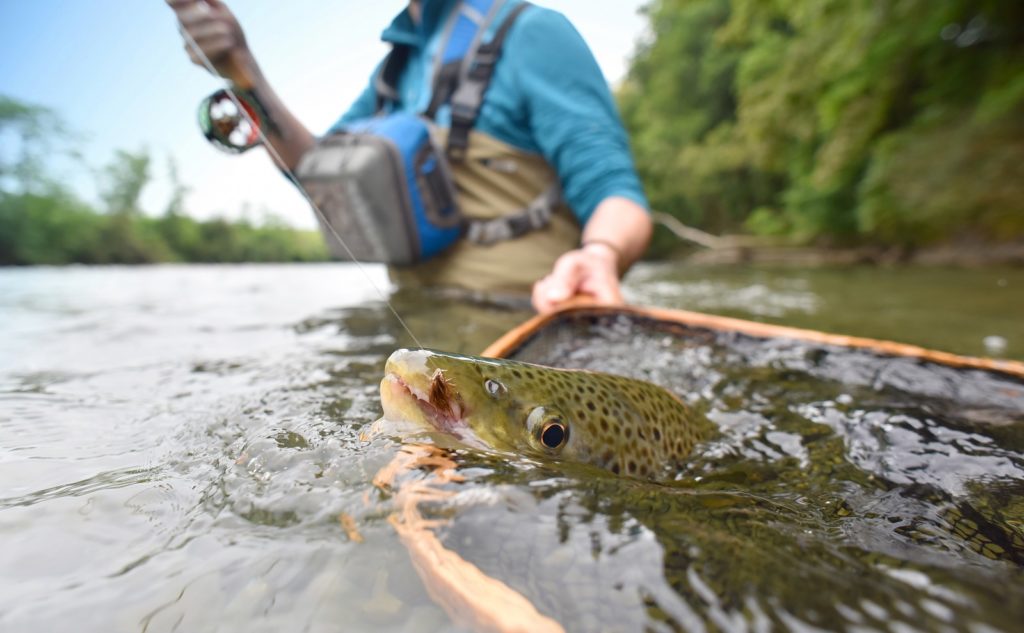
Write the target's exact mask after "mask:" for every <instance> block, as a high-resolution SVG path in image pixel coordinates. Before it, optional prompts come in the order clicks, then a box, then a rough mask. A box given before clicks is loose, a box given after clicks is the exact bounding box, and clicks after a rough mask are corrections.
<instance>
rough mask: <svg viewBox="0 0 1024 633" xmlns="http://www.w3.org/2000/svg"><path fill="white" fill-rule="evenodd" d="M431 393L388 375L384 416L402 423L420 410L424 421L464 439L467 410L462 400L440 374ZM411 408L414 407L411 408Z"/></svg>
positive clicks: (383, 387)
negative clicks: (412, 413)
mask: <svg viewBox="0 0 1024 633" xmlns="http://www.w3.org/2000/svg"><path fill="white" fill-rule="evenodd" d="M428 384H429V390H427V389H422V388H419V387H416V386H415V385H412V384H410V383H409V382H408V381H406V380H405V379H403V378H402V377H401V376H399V375H398V374H395V373H388V374H387V375H385V376H384V380H383V381H382V382H381V396H382V397H381V404H382V406H383V408H384V417H385V418H388V419H393V420H403V419H408V418H409V417H410V413H411V411H410V409H412V410H414V411H418V412H419V413H420V414H421V415H422V418H423V421H425V422H427V423H429V424H430V425H431V426H433V427H434V428H435V429H437V430H438V431H442V432H445V433H450V434H452V435H455V436H456V437H462V436H463V435H464V431H466V429H467V426H466V421H465V410H464V409H465V408H464V406H463V404H462V401H461V399H460V398H459V397H458V396H457V395H456V394H454V393H453V391H452V388H451V386H450V385H448V384H447V382H446V381H445V379H444V375H443V374H442V373H441V372H440V371H438V372H435V374H434V376H433V377H432V378H431V379H430V381H429V383H428ZM410 405H411V406H410Z"/></svg>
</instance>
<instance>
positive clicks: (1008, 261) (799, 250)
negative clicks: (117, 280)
mask: <svg viewBox="0 0 1024 633" xmlns="http://www.w3.org/2000/svg"><path fill="white" fill-rule="evenodd" d="M677 258H678V259H682V260H684V261H686V263H687V264H691V265H693V264H696V265H704V266H715V265H735V264H757V265H773V266H774V265H779V266H795V267H804V266H807V267H817V266H854V265H877V266H898V265H913V266H943V267H956V268H982V267H990V266H1011V267H1024V242H1016V243H1005V244H983V243H972V244H947V245H942V246H934V247H930V248H920V249H903V248H897V247H888V248H886V247H877V246H874V247H872V246H864V247H858V248H821V247H809V246H784V245H766V244H762V245H754V244H750V243H748V244H744V243H742V242H739V243H737V244H733V245H725V246H721V247H718V248H709V249H700V250H694V249H685V250H681V251H680V253H679V254H678V255H675V256H673V257H672V258H671V259H677Z"/></svg>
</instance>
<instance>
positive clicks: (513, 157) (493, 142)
mask: <svg viewBox="0 0 1024 633" xmlns="http://www.w3.org/2000/svg"><path fill="white" fill-rule="evenodd" d="M167 2H168V4H169V5H170V6H171V8H172V9H173V10H174V11H175V13H176V14H177V17H178V20H179V21H180V23H181V26H182V29H183V30H185V31H186V32H187V33H188V35H189V36H190V37H191V39H193V40H194V41H195V42H196V44H198V47H199V48H200V49H201V51H202V53H203V54H204V55H205V57H207V58H208V59H209V60H211V61H212V62H213V65H214V68H215V69H216V70H217V72H218V73H219V74H220V75H221V76H223V77H225V78H227V79H228V80H230V81H232V82H233V83H234V84H236V85H240V86H245V87H247V89H248V91H249V92H250V93H251V94H253V95H255V96H256V97H257V98H258V100H259V103H260V104H261V106H262V109H263V110H264V111H265V116H266V117H267V119H268V120H269V122H270V123H271V125H268V126H267V127H266V129H265V132H266V135H267V141H268V142H269V143H270V144H271V145H272V146H273V149H274V150H275V153H276V154H277V156H279V157H280V162H281V163H282V164H280V165H279V166H280V167H281V168H283V169H286V170H287V171H288V172H294V171H295V169H296V167H297V166H298V165H299V162H300V159H301V158H302V157H303V155H304V154H306V152H307V151H308V150H310V149H311V148H313V147H314V144H315V143H317V138H316V137H315V136H314V135H313V134H312V133H311V132H310V131H309V130H308V129H307V128H306V127H305V126H304V125H303V124H302V123H301V122H299V120H298V119H296V118H295V116H294V115H293V114H292V112H291V111H290V110H289V109H288V108H287V107H286V106H285V105H284V103H283V102H282V101H281V99H280V98H279V97H278V95H277V94H276V93H275V92H274V90H273V88H272V87H271V85H270V83H269V82H268V81H267V79H266V78H265V77H264V75H263V73H262V72H261V69H260V67H259V65H258V64H257V62H256V59H255V57H254V55H253V54H252V51H251V50H250V49H249V47H248V45H247V43H246V39H245V35H244V33H243V31H242V28H241V26H240V25H239V22H238V21H237V20H236V18H235V17H234V15H233V14H232V13H231V11H230V10H229V9H228V7H227V6H226V5H225V4H224V3H223V2H221V1H220V0H205V1H204V0H167ZM468 4H472V3H470V2H464V1H463V0H411V1H410V2H409V4H408V6H407V7H406V8H405V9H404V10H403V11H402V12H401V13H399V15H398V16H397V17H396V18H395V19H394V21H393V22H392V23H391V25H390V26H388V27H387V28H386V29H385V30H384V32H383V34H382V39H383V40H384V41H385V42H388V43H390V44H391V45H392V47H393V50H394V49H397V48H402V49H404V50H403V51H402V54H403V64H402V66H401V67H400V68H399V69H398V70H399V72H398V74H397V75H398V76H397V80H396V81H395V82H394V86H395V88H396V94H395V95H394V97H395V98H394V100H393V103H392V104H391V106H390V107H391V108H392V109H397V110H404V111H408V112H415V113H423V112H426V111H427V110H428V109H430V108H433V107H434V106H437V104H431V100H432V97H433V96H434V87H435V86H436V85H437V84H436V81H435V68H436V67H438V66H437V65H435V62H436V58H437V57H439V56H440V53H439V50H441V49H443V47H444V42H443V41H442V39H443V38H444V37H446V36H448V34H450V32H451V30H452V27H451V26H450V24H454V22H453V15H452V14H453V12H455V11H464V12H466V15H470V16H472V15H473V14H472V12H471V11H470V9H471V8H472V7H469V8H467V7H466V6H463V5H468ZM520 4H523V0H507V1H505V2H500V1H499V2H498V3H497V4H496V6H495V8H494V11H495V12H496V13H497V15H496V16H494V19H493V21H492V22H491V23H490V26H489V28H488V29H487V32H485V33H484V34H483V35H484V36H483V39H487V38H495V36H496V35H495V34H496V32H499V31H500V26H501V25H502V24H503V22H504V21H505V20H506V19H507V20H508V22H509V26H508V28H507V30H506V32H505V33H504V34H503V37H504V40H503V44H502V45H501V49H500V58H499V61H498V63H497V65H496V66H495V67H494V70H493V75H492V76H491V78H490V80H489V84H488V85H487V86H486V92H485V93H484V95H483V98H482V103H481V104H480V106H479V112H478V116H477V117H476V119H475V121H474V122H473V124H472V129H471V130H470V131H469V132H468V147H466V148H465V149H466V154H465V155H466V160H464V161H462V162H461V163H459V164H456V165H455V166H454V167H453V170H452V171H453V172H454V181H455V186H456V188H457V190H458V192H459V206H460V207H461V208H462V211H463V212H464V213H465V215H467V216H469V217H471V218H482V219H490V218H494V217H496V216H501V215H502V214H507V213H509V210H510V209H519V208H522V207H525V206H528V205H530V203H531V200H534V199H535V198H536V197H537V196H538V195H539V194H542V193H543V192H544V191H545V190H546V189H548V188H549V187H551V185H552V183H554V184H555V185H556V188H557V185H560V187H561V194H560V200H561V202H560V203H559V205H558V208H556V210H555V211H554V212H553V213H552V214H551V215H550V219H549V220H548V221H547V222H546V225H544V226H543V227H542V228H537V229H536V230H531V231H529V232H527V233H525V234H524V235H522V236H520V237H516V238H515V239H507V240H504V241H498V242H496V243H494V244H488V245H481V244H476V243H472V242H471V241H469V240H467V239H462V240H460V241H459V242H458V243H456V244H455V245H454V246H452V247H451V248H449V249H447V250H446V251H445V252H443V253H442V254H441V255H439V256H436V257H433V258H432V259H429V260H426V261H423V262H419V263H417V264H415V265H413V266H408V267H401V268H393V269H392V271H391V272H392V275H393V277H394V278H395V279H396V281H397V282H398V283H399V285H410V286H448V287H458V288H463V289H467V290H470V291H478V292H482V293H487V294H498V295H500V294H503V293H507V292H510V291H512V292H518V293H520V294H521V295H523V296H525V295H526V294H527V293H529V294H530V296H531V299H532V303H533V306H534V308H535V309H537V310H538V311H540V312H548V311H550V310H552V309H554V308H555V307H556V306H557V304H558V303H560V302H562V301H564V300H566V299H568V298H570V297H572V296H575V295H588V296H590V297H592V298H593V299H595V300H597V301H600V302H603V303H609V304H614V303H621V302H622V295H621V291H620V286H619V279H620V276H621V275H622V274H623V273H624V272H625V271H626V270H627V269H628V268H629V267H630V266H631V265H632V264H633V263H634V262H635V261H636V260H637V259H638V258H639V257H640V256H641V254H642V253H643V251H644V249H645V248H646V246H647V244H648V242H649V240H650V235H651V220H650V216H649V213H648V211H647V207H646V205H647V203H646V199H645V197H644V194H643V190H642V188H641V185H640V182H639V179H638V177H637V174H636V171H635V168H634V165H633V160H632V157H631V155H630V151H629V146H628V141H627V138H626V134H625V131H624V129H623V126H622V122H621V120H620V118H619V116H618V113H617V111H616V108H615V104H614V101H613V99H612V95H611V93H610V91H609V88H608V85H607V83H606V82H605V80H604V78H603V76H602V74H601V70H600V68H599V67H598V65H597V63H596V61H595V59H594V57H593V54H592V53H591V51H590V49H589V48H588V47H587V45H586V43H585V42H584V41H583V39H582V38H581V37H580V35H579V33H578V32H577V31H576V30H575V29H574V28H573V26H572V25H571V24H570V23H569V21H568V20H567V19H566V18H565V17H564V16H563V15H561V14H560V13H558V12H556V11H553V10H550V9H546V8H541V7H537V6H533V5H529V6H526V7H523V8H518V7H519V5H520ZM454 17H458V16H454ZM513 19H514V21H513ZM446 25H447V26H446ZM186 49H188V52H189V55H190V57H191V58H192V61H193V62H195V63H197V64H200V65H202V60H201V59H200V58H199V57H198V56H197V54H196V53H195V51H194V50H192V48H191V47H189V46H188V43H186ZM385 62H387V60H385ZM380 74H382V73H375V75H374V78H373V79H371V81H370V85H369V86H368V87H367V88H366V89H365V90H364V91H363V93H362V94H361V95H360V96H359V97H358V98H357V99H356V101H355V103H354V104H353V105H352V106H351V107H350V108H349V109H348V111H347V112H345V113H344V114H343V115H342V117H341V118H340V120H339V121H338V123H337V124H336V125H335V128H332V129H338V128H341V127H343V126H345V125H347V124H349V123H352V122H354V121H358V120H360V119H366V118H368V117H371V116H373V115H374V114H375V113H377V112H379V111H380V108H379V105H380V103H381V98H382V95H381V87H380V82H379V81H378V80H377V79H378V76H379V75H380ZM243 80H244V82H243ZM433 109H434V110H436V111H434V112H433V114H434V119H435V121H436V123H437V124H438V126H439V127H440V128H442V129H445V130H453V129H454V128H453V123H452V122H453V117H452V108H451V107H450V104H448V103H442V104H441V105H440V107H436V108H433ZM452 134H454V132H453V133H452ZM342 237H344V236H342Z"/></svg>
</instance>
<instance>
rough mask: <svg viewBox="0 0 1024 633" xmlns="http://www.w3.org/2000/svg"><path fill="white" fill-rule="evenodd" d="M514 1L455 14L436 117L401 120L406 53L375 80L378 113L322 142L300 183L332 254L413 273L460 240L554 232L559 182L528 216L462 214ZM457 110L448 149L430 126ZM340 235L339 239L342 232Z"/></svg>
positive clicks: (469, 3)
mask: <svg viewBox="0 0 1024 633" xmlns="http://www.w3.org/2000/svg"><path fill="white" fill-rule="evenodd" d="M503 4H504V0H463V1H462V2H460V3H459V4H458V5H457V7H456V8H455V9H454V10H453V11H452V15H451V17H450V18H449V20H448V23H447V25H446V26H445V33H444V35H443V38H442V43H441V46H440V47H439V52H438V55H439V57H438V59H437V60H436V63H435V67H436V71H435V74H434V81H433V86H432V94H431V102H430V105H429V107H428V108H427V110H426V112H424V113H422V114H411V113H407V112H397V111H396V110H397V107H396V106H397V104H398V101H399V97H398V91H397V88H396V86H397V82H398V77H399V75H400V74H401V72H402V70H403V68H404V66H405V62H406V59H407V57H408V54H409V49H408V48H407V47H405V46H400V45H396V46H395V47H394V48H393V49H392V50H391V52H390V53H389V55H388V56H387V58H386V59H385V61H384V63H383V64H382V65H381V68H380V71H379V73H378V75H377V77H376V80H375V88H376V92H377V114H376V115H375V116H373V117H372V118H369V119H364V120H360V121H356V122H353V123H350V124H348V125H346V126H345V127H344V128H343V129H341V130H339V131H337V132H334V133H331V134H329V135H327V136H325V137H323V138H322V139H320V140H319V141H318V142H317V143H316V145H315V146H314V147H313V148H312V149H311V150H309V151H308V152H307V153H306V154H305V155H303V157H302V159H301V160H300V162H299V165H298V168H297V169H296V176H297V177H298V180H299V184H300V185H301V186H302V187H303V189H305V191H306V192H307V194H308V195H309V197H310V199H311V200H312V202H313V203H314V204H315V205H316V206H317V207H318V208H319V209H320V211H321V214H320V215H321V217H320V222H321V225H322V226H321V228H322V230H323V232H324V235H325V236H326V238H327V243H328V246H329V248H330V250H331V254H332V255H333V256H335V257H338V258H340V259H356V260H359V261H368V262H383V263H388V264H394V265H408V264H413V263H416V262H419V261H423V260H425V259H429V258H431V257H433V256H435V255H437V254H439V253H441V252H443V251H444V250H445V249H447V248H448V247H450V246H451V245H452V244H454V243H455V242H456V241H457V240H459V239H467V240H470V241H471V242H474V243H477V244H482V245H487V244H492V243H495V242H498V241H501V240H507V239H514V238H516V237H519V236H521V235H524V234H525V233H528V232H530V231H533V230H536V229H539V228H542V227H544V226H546V225H547V224H548V222H549V220H550V218H551V214H552V212H553V209H554V208H555V207H556V206H557V204H558V202H559V197H560V196H559V189H558V186H557V183H556V184H555V185H553V186H552V187H551V188H550V189H549V190H547V191H545V192H544V193H543V194H541V195H540V196H539V197H538V198H537V199H535V200H534V201H533V202H532V203H531V204H530V205H529V206H528V207H527V208H525V209H521V210H519V211H518V212H513V213H511V214H509V215H505V216H503V217H500V218H497V219H493V220H473V219H469V218H466V217H465V216H464V215H463V214H462V212H461V211H460V209H459V196H458V190H457V187H456V185H455V181H454V178H453V174H452V165H453V164H457V163H459V162H461V161H463V160H465V159H466V151H467V147H468V145H469V136H470V134H469V133H470V130H471V129H472V128H473V126H474V124H475V123H476V120H477V116H478V115H479V113H480V108H481V106H482V104H483V100H484V95H485V93H486V91H487V87H488V86H489V84H490V81H491V77H492V76H493V74H494V68H495V66H496V65H497V63H498V59H499V57H500V55H501V47H502V44H503V43H504V40H505V37H506V36H507V34H508V31H509V29H510V28H511V26H512V24H513V23H514V21H515V19H516V18H517V17H518V16H519V15H520V14H521V13H522V12H523V10H525V9H526V8H527V7H528V6H529V3H526V2H523V3H521V4H518V5H517V6H516V7H514V8H513V9H512V10H511V11H509V12H508V15H507V16H506V17H505V18H504V20H503V21H502V22H501V23H500V24H499V25H498V27H497V29H496V30H495V32H494V36H493V37H492V38H491V39H490V41H488V42H483V41H482V40H483V36H484V34H485V32H486V31H487V30H488V27H489V26H490V25H491V24H492V23H493V21H494V19H495V16H496V15H497V14H498V12H499V10H500V9H501V7H502V5H503ZM445 104H448V105H450V106H451V127H450V130H449V133H448V139H447V145H446V146H445V147H439V146H438V144H437V143H436V142H435V141H434V139H433V138H432V135H431V133H430V126H431V124H432V122H433V119H434V117H435V116H436V113H437V110H438V108H440V107H441V106H443V105H445ZM335 232H336V233H337V235H338V236H340V238H341V240H338V239H337V237H336V236H335V235H334V233H335Z"/></svg>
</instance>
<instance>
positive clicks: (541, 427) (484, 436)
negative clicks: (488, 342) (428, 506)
mask: <svg viewBox="0 0 1024 633" xmlns="http://www.w3.org/2000/svg"><path fill="white" fill-rule="evenodd" d="M381 404H382V405H383V408H384V417H385V418H387V419H389V420H403V421H410V422H416V423H420V424H423V425H426V426H429V427H431V428H434V429H436V430H438V431H441V432H444V433H448V434H450V435H452V436H454V437H455V438H457V439H458V440H459V441H461V442H462V443H464V444H467V445H469V446H474V447H478V448H492V449H497V450H503V451H512V452H516V453H520V454H526V455H531V456H536V457H553V458H557V459H562V460H569V461H576V462H582V463H589V464H593V465H596V466H599V467H602V468H606V469H608V470H611V471H612V472H614V473H616V474H619V473H621V474H624V475H630V476H634V477H640V478H661V477H662V476H663V475H664V474H665V473H667V472H669V471H670V470H674V468H675V467H676V466H678V465H679V463H680V462H681V461H682V460H683V459H685V457H686V456H687V455H688V454H689V452H690V450H691V449H692V447H693V445H694V444H695V443H696V442H697V441H699V439H701V438H702V437H703V436H704V435H705V432H706V431H707V429H708V423H707V421H706V420H704V419H703V418H698V417H695V416H693V415H692V414H691V412H690V411H689V409H687V408H686V406H685V405H684V404H683V403H682V402H680V401H679V399H678V398H676V397H675V396H673V395H672V394H670V393H668V392H667V391H665V390H664V389H662V388H661V387H657V386H655V385H652V384H650V383H647V382H643V381H640V380H634V379H631V378H625V377H622V376H613V375H610V374H602V373H598V372H590V371H581V370H568V369H555V368H551V367H543V366H540V365H532V364H529V363H521V362H516V361H508V360H503V359H492V358H481V357H476V356H462V355H457V354H448V353H444V352H436V351H430V350H406V349H402V350H398V351H396V352H395V353H393V354H392V355H391V357H390V358H389V359H388V361H387V365H386V367H385V376H384V379H383V381H382V382H381Z"/></svg>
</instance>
